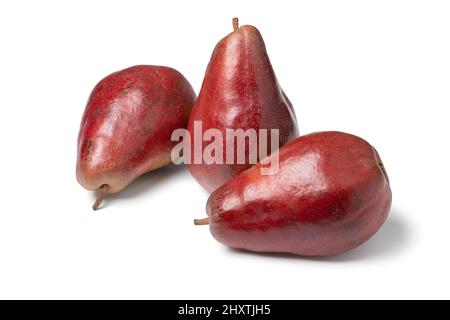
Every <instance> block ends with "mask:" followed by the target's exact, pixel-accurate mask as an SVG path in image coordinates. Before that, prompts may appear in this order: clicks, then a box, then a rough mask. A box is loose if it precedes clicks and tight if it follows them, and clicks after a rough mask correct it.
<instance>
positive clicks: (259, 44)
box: [188, 18, 298, 191]
mask: <svg viewBox="0 0 450 320" xmlns="http://www.w3.org/2000/svg"><path fill="white" fill-rule="evenodd" d="M233 26H234V31H233V32H232V33H230V34H229V35H228V36H226V37H225V38H223V39H222V40H221V41H220V42H219V43H218V44H217V46H216V48H215V49H214V52H213V54H212V57H211V60H210V62H209V65H208V68H207V70H206V74H205V77H204V80H203V84H202V88H201V91H200V93H199V96H198V99H197V101H196V103H195V105H194V108H193V110H192V114H191V116H190V118H189V124H188V129H189V133H190V135H191V137H194V123H195V122H201V125H202V129H203V132H205V131H206V130H208V129H218V130H220V131H221V132H222V134H223V145H224V146H226V145H227V141H226V133H225V132H226V130H227V129H242V130H244V131H246V130H248V129H254V130H256V131H257V132H258V130H259V129H267V130H270V129H278V130H279V145H280V146H282V145H284V144H285V143H287V142H288V141H290V140H292V139H294V138H295V137H297V136H298V126H297V120H296V117H295V113H294V109H293V107H292V105H291V102H290V101H289V99H288V98H287V96H286V94H285V93H284V92H283V90H282V88H281V86H280V84H279V83H278V80H277V78H276V76H275V73H274V70H273V68H272V65H271V63H270V60H269V56H268V54H267V51H266V46H265V44H264V40H263V38H262V36H261V34H260V32H259V31H258V30H257V29H256V28H255V27H253V26H241V27H239V25H238V20H237V18H235V19H234V20H233ZM269 133H270V131H269ZM269 137H270V134H269ZM193 140H194V139H192V149H193V150H194V145H195V141H193ZM268 140H270V138H269V139H268ZM208 144H209V143H208V142H203V143H202V150H201V152H202V153H203V151H204V149H205V147H206V146H207V145H208ZM269 145H270V143H269ZM248 148H249V145H248V141H247V142H246V146H245V156H246V157H245V159H246V162H245V163H242V164H239V163H237V161H236V160H235V161H234V163H228V164H226V163H225V162H226V159H225V158H226V153H227V152H229V150H225V151H224V152H223V158H224V159H223V162H224V164H218V163H213V164H206V163H205V162H203V163H202V164H198V163H197V164H195V163H193V159H191V164H189V166H188V167H189V170H190V172H191V174H192V175H193V176H194V178H195V179H196V180H197V181H198V182H199V183H200V184H201V185H202V186H203V187H204V188H205V189H207V190H208V191H214V190H215V189H217V188H218V187H220V186H221V185H222V184H224V183H225V182H227V181H228V180H230V179H232V178H234V177H235V176H237V175H238V174H239V173H241V172H242V171H244V170H245V169H248V168H249V167H250V166H251V165H252V163H250V162H249V150H248ZM268 151H270V146H269V150H268ZM233 154H234V155H235V157H236V155H237V146H236V145H234V153H233ZM258 154H259V151H258ZM253 164H254V163H253Z"/></svg>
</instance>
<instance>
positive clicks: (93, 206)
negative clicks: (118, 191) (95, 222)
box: [92, 184, 108, 210]
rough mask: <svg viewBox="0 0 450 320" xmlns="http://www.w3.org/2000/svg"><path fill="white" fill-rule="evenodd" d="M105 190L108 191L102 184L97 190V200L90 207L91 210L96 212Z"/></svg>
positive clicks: (105, 185)
mask: <svg viewBox="0 0 450 320" xmlns="http://www.w3.org/2000/svg"><path fill="white" fill-rule="evenodd" d="M106 190H108V185H107V184H104V185H102V186H101V187H100V188H98V190H97V199H96V200H95V202H94V204H93V205H92V209H94V210H97V209H98V207H100V204H101V203H102V201H103V196H104V195H105V192H106Z"/></svg>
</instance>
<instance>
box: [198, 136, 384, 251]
mask: <svg viewBox="0 0 450 320" xmlns="http://www.w3.org/2000/svg"><path fill="white" fill-rule="evenodd" d="M275 156H276V154H272V155H271V156H270V158H273V160H276V159H275ZM278 156H279V170H278V172H277V173H275V174H274V175H265V176H264V175H261V173H260V169H261V164H257V165H255V166H253V167H252V168H250V169H248V170H246V171H245V172H243V173H241V174H240V175H239V176H237V177H236V178H234V179H233V180H231V181H229V182H228V183H226V184H225V185H223V186H222V187H220V188H219V189H217V190H216V191H215V192H214V193H212V194H211V196H210V197H209V200H208V203H207V213H208V216H209V218H206V219H204V220H197V221H196V224H208V223H209V225H210V230H211V233H212V235H213V236H214V237H215V238H216V240H217V241H219V242H221V243H222V244H224V245H226V246H229V247H232V248H237V249H245V250H250V251H255V252H272V253H291V254H297V255H304V256H328V255H334V254H338V253H342V252H345V251H348V250H350V249H353V248H355V247H358V246H359V245H361V244H362V243H364V242H366V241H367V240H368V239H369V238H370V237H372V236H373V235H374V234H375V233H376V232H377V231H378V229H380V227H381V226H382V225H383V223H384V221H385V220H386V218H387V216H388V213H389V210H390V207H391V202H392V194H391V189H390V185H389V179H388V176H387V173H386V170H385V168H384V166H383V163H382V161H381V159H380V157H379V155H378V152H377V151H376V150H375V149H374V148H373V147H372V146H371V145H370V144H369V143H367V142H366V141H365V140H363V139H361V138H359V137H356V136H354V135H350V134H345V133H340V132H321V133H315V134H310V135H306V136H303V137H300V138H297V139H295V140H294V141H292V142H290V143H288V144H287V145H285V146H284V147H283V148H281V149H280V150H279V153H278Z"/></svg>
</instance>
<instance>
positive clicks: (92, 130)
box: [76, 66, 196, 209]
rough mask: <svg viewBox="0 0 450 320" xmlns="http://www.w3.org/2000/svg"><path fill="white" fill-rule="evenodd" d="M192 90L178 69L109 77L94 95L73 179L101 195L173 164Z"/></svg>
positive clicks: (85, 117)
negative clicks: (175, 139) (174, 135)
mask: <svg viewBox="0 0 450 320" xmlns="http://www.w3.org/2000/svg"><path fill="white" fill-rule="evenodd" d="M195 98H196V95H195V92H194V90H193V89H192V87H191V85H190V84H189V82H188V81H187V80H186V79H185V78H184V77H183V75H182V74H181V73H179V72H178V71H176V70H174V69H171V68H167V67H160V66H135V67H131V68H128V69H125V70H122V71H119V72H116V73H113V74H111V75H109V76H107V77H106V78H104V79H103V80H102V81H100V82H99V83H98V84H97V86H96V87H95V88H94V90H93V91H92V93H91V95H90V97H89V101H88V103H87V106H86V109H85V112H84V115H83V119H82V121H81V128H80V133H79V136H78V159H77V170H76V171H77V180H78V182H79V183H80V184H81V185H82V186H83V187H84V188H86V189H88V190H92V191H98V198H97V201H96V203H95V204H94V209H97V207H98V206H99V205H100V202H101V200H102V197H103V194H104V193H114V192H118V191H120V190H122V189H123V188H125V187H126V186H127V185H128V184H129V183H131V182H132V181H133V180H134V179H136V178H137V177H139V176H140V175H142V174H144V173H146V172H149V171H152V170H155V169H158V168H160V167H163V166H166V165H168V164H170V163H171V156H170V153H171V149H172V147H173V146H174V145H175V144H176V142H172V141H171V134H172V132H173V131H174V130H175V129H178V128H185V127H186V125H187V121H188V118H189V114H190V112H191V109H192V106H193V104H194V102H195Z"/></svg>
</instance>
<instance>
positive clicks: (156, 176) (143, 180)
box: [92, 164, 189, 211]
mask: <svg viewBox="0 0 450 320" xmlns="http://www.w3.org/2000/svg"><path fill="white" fill-rule="evenodd" d="M188 174H189V172H188V170H187V168H186V166H184V165H174V164H171V165H169V166H167V167H164V168H160V169H157V170H154V171H151V172H148V173H146V174H144V175H142V176H140V177H139V178H137V179H136V180H134V181H133V182H132V183H131V184H130V185H128V186H127V187H126V188H125V189H123V190H122V191H120V192H117V193H112V194H106V195H105V197H104V199H103V202H102V204H101V206H100V207H99V208H98V210H99V211H100V210H101V209H106V207H108V205H109V204H110V203H111V202H113V201H116V200H117V201H120V200H125V199H130V198H136V197H140V196H142V195H143V194H148V193H151V190H152V189H153V188H155V187H158V188H159V187H164V184H165V183H168V182H169V181H171V180H174V179H178V178H180V177H181V176H183V175H188ZM92 201H93V202H94V201H95V193H93V195H92Z"/></svg>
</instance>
